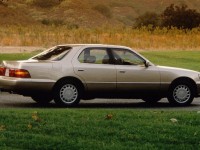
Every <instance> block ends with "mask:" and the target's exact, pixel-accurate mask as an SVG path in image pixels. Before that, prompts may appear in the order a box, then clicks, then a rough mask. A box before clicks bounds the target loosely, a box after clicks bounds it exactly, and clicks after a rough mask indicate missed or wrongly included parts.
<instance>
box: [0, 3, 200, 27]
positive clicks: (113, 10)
mask: <svg viewBox="0 0 200 150" xmlns="http://www.w3.org/2000/svg"><path fill="white" fill-rule="evenodd" d="M172 3H174V4H186V5H188V6H189V8H193V9H197V10H198V11H200V1H199V0H192V1H191V0H100V1H98V0H42V1H41V0H8V1H4V4H2V2H1V3H0V24H1V25H13V24H19V25H34V24H45V25H52V24H54V25H67V26H69V27H80V26H83V27H97V26H104V25H122V24H125V25H132V24H133V23H134V20H135V18H136V17H138V16H139V15H141V14H143V13H144V12H146V11H155V12H157V13H160V12H161V11H163V10H164V9H165V8H166V7H167V6H169V5H170V4H172Z"/></svg>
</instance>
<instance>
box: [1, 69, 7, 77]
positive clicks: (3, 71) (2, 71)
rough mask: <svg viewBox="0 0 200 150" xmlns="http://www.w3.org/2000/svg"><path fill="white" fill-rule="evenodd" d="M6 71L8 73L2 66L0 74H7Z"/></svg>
mask: <svg viewBox="0 0 200 150" xmlns="http://www.w3.org/2000/svg"><path fill="white" fill-rule="evenodd" d="M5 73H6V68H5V67H0V76H5Z"/></svg>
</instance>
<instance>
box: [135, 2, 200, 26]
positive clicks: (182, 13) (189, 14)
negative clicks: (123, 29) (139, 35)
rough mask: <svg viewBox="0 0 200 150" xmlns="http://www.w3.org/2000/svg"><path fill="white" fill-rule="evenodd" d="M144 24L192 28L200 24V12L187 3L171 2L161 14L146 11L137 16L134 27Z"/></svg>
mask: <svg viewBox="0 0 200 150" xmlns="http://www.w3.org/2000/svg"><path fill="white" fill-rule="evenodd" d="M143 26H150V27H152V28H155V27H167V28H172V27H176V28H178V29H192V28H196V27H199V26H200V13H199V12H198V11H197V10H195V9H190V8H188V6H187V5H185V4H184V5H181V6H178V5H174V4H171V5H170V6H168V7H166V9H165V10H164V11H163V12H162V13H161V14H157V13H155V12H146V13H145V14H143V15H141V16H139V17H138V18H136V21H135V24H134V28H140V27H143Z"/></svg>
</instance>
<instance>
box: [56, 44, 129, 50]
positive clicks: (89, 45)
mask: <svg viewBox="0 0 200 150" xmlns="http://www.w3.org/2000/svg"><path fill="white" fill-rule="evenodd" d="M58 46H71V47H85V48H86V47H105V48H124V49H130V47H126V46H121V45H110V44H62V45H58Z"/></svg>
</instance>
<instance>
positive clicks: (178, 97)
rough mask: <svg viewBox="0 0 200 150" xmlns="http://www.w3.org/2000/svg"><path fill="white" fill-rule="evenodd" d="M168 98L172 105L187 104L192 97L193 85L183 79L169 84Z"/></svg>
mask: <svg viewBox="0 0 200 150" xmlns="http://www.w3.org/2000/svg"><path fill="white" fill-rule="evenodd" d="M167 98H168V100H169V102H170V103H171V104H172V105H176V106H187V105H190V104H191V102H192V101H193V99H194V88H193V86H192V85H191V84H190V83H188V82H185V81H182V82H177V83H175V84H173V85H172V86H171V88H170V89H169V93H168V97H167Z"/></svg>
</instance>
